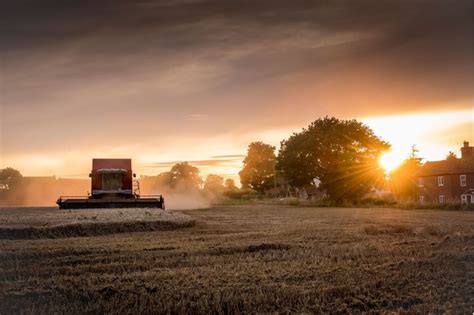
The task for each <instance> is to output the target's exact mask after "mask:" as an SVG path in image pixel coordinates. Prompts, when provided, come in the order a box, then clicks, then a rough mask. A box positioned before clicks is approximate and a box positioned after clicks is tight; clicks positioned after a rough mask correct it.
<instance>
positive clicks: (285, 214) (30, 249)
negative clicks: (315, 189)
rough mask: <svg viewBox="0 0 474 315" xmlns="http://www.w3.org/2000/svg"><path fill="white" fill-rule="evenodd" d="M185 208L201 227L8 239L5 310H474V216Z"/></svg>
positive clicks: (0, 306)
mask: <svg viewBox="0 0 474 315" xmlns="http://www.w3.org/2000/svg"><path fill="white" fill-rule="evenodd" d="M29 211H34V210H29ZM182 213H184V214H187V215H188V216H190V217H191V218H192V219H193V220H194V222H195V224H194V225H193V226H188V227H185V228H180V229H174V230H170V229H168V230H165V231H148V232H134V233H116V234H109V235H99V236H88V237H59V238H55V239H51V238H40V239H5V238H4V239H0V245H1V251H0V268H1V269H0V274H1V276H0V313H1V314H18V313H34V314H43V313H48V314H51V313H66V314H74V313H129V314H138V313H206V314H207V313H256V312H259V313H261V312H281V313H287V312H298V313H301V312H306V313H307V312H310V313H323V312H330V313H335V312H338V313H358V312H374V313H392V312H402V313H403V312H408V313H412V312H415V313H443V312H450V313H472V312H473V311H474V213H473V212H454V211H439V210H438V211H435V210H433V211H431V210H396V209H347V208H303V207H288V206H277V205H273V206H269V205H239V206H215V207H212V208H210V209H206V210H189V211H182ZM46 237H47V236H46ZM50 237H51V236H50ZM55 237H57V236H55Z"/></svg>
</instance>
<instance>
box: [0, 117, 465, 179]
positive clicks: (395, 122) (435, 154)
mask: <svg viewBox="0 0 474 315" xmlns="http://www.w3.org/2000/svg"><path fill="white" fill-rule="evenodd" d="M473 115H474V113H473V111H470V110H458V111H451V112H433V113H416V114H405V115H403V114H400V115H390V116H388V115H387V116H376V117H365V118H361V119H359V120H360V121H362V122H363V123H365V124H367V125H368V126H369V127H370V128H371V129H372V130H374V132H375V134H376V135H378V136H379V137H381V138H382V139H383V140H385V141H387V142H389V143H390V144H391V145H392V148H391V150H390V151H389V152H387V153H386V154H385V155H384V157H383V160H382V161H381V163H382V165H383V166H384V167H385V168H386V170H387V171H390V170H392V169H393V168H395V167H396V166H397V165H398V164H400V163H401V162H402V161H403V160H404V159H406V158H407V157H408V156H409V155H410V153H411V148H412V145H413V144H415V145H416V148H417V150H418V151H419V152H418V156H420V157H422V158H424V159H425V160H439V159H443V158H445V157H446V155H447V154H448V152H449V151H452V152H454V153H456V154H457V155H458V156H459V148H460V147H461V146H462V142H463V141H470V142H471V143H472V142H473V134H474V129H473V128H474V123H473V122H474V119H473V118H474V116H473ZM433 126H435V127H433ZM302 127H305V126H300V127H295V128H282V129H273V130H264V131H257V132H255V133H254V134H252V133H249V134H247V135H240V136H238V137H236V136H234V135H230V134H229V135H218V136H216V137H214V138H213V139H209V140H208V141H207V142H202V143H200V145H199V146H198V147H197V148H194V149H193V150H190V149H184V150H183V148H182V147H185V148H188V147H189V144H184V143H182V142H179V143H177V144H176V145H175V146H173V145H171V146H168V148H169V150H168V154H166V155H160V154H156V153H153V152H152V150H149V149H148V150H145V149H144V148H145V147H146V146H147V145H146V144H143V145H140V144H134V145H133V146H130V147H128V146H123V147H119V148H113V149H112V150H100V149H95V150H91V151H90V152H87V151H85V150H83V151H82V152H81V153H79V152H77V151H72V152H68V153H66V154H64V153H63V155H58V154H57V152H52V153H51V154H48V153H44V154H34V155H31V156H28V155H23V156H16V157H11V158H10V159H9V160H6V161H4V163H5V165H6V166H11V167H14V168H17V169H19V170H20V171H21V172H22V173H23V175H24V176H51V175H56V176H57V177H65V178H87V174H88V172H89V168H90V165H89V164H90V163H91V159H92V158H93V157H131V158H132V159H133V163H134V168H135V171H136V172H137V174H138V175H156V174H158V173H161V172H164V171H167V170H169V169H170V168H171V166H172V163H175V162H179V161H188V162H190V163H191V164H193V165H195V166H197V167H199V169H200V170H201V175H202V176H203V177H205V176H206V175H208V174H211V173H212V174H218V175H220V176H223V177H225V178H232V179H234V180H236V181H237V182H238V172H239V171H240V169H241V167H242V160H243V156H244V155H245V154H246V149H247V145H248V144H249V143H250V142H251V141H257V140H258V141H264V142H266V143H269V144H271V145H274V146H275V147H276V153H277V152H278V148H279V142H280V141H281V140H283V139H285V138H288V137H289V136H290V135H291V133H292V132H295V131H296V132H297V131H299V130H301V128H302ZM453 130H454V131H456V133H455V134H453ZM446 134H449V135H450V137H448V138H446V136H445V135H446ZM443 135H444V136H443ZM216 144H218V145H216ZM224 144H225V145H224ZM138 151H139V153H137V152H138ZM183 151H186V152H183ZM140 152H141V153H140Z"/></svg>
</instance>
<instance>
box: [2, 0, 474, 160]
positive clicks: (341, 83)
mask: <svg viewBox="0 0 474 315" xmlns="http://www.w3.org/2000/svg"><path fill="white" fill-rule="evenodd" d="M472 20H473V10H472V1H470V0H459V1H457V0H456V1H443V0H434V1H395V0H386V1H375V0H362V1H349V0H336V1H326V0H320V1H304V0H295V1H286V0H285V1H283V0H275V1H271V3H270V2H268V1H250V0H245V1H244V0H242V1H218V0H199V1H192V0H183V1H179V0H175V1H153V0H149V1H132V0H117V1H112V2H111V1H101V0H99V1H97V0H85V1H79V2H74V1H56V0H44V1H40V2H39V1H34V0H23V1H13V0H7V1H6V2H5V3H2V10H1V11H0V37H1V38H2V40H1V41H0V54H1V56H0V57H1V59H2V60H3V62H2V64H1V67H2V69H1V71H2V76H3V81H2V83H1V84H2V86H1V89H0V91H1V92H0V93H1V94H2V95H1V98H2V104H1V105H0V106H2V107H3V109H2V116H1V117H0V129H1V132H0V134H2V138H3V140H2V141H1V143H2V145H1V147H0V150H1V151H3V153H4V154H5V153H8V156H9V157H12V156H15V155H19V154H21V155H22V156H28V154H33V153H38V152H40V151H41V152H43V151H45V152H46V151H50V152H61V151H68V152H69V153H67V154H69V155H72V152H73V151H74V150H79V151H82V152H94V153H95V152H101V151H102V152H110V151H111V150H112V149H113V148H114V147H122V146H125V147H133V146H134V145H136V147H133V148H134V150H136V151H138V152H140V150H142V149H143V148H144V147H145V148H146V149H148V150H151V149H149V148H150V147H151V148H153V149H154V150H156V152H157V154H166V153H168V152H166V151H167V150H166V148H169V147H170V144H171V143H182V144H183V148H184V147H186V146H196V145H199V144H200V143H202V142H203V139H214V138H215V136H216V135H231V134H234V135H237V136H238V135H241V134H245V135H248V134H262V133H265V132H266V131H271V130H275V129H282V130H283V129H284V130H287V129H291V128H295V126H297V127H298V128H299V127H302V126H305V125H307V124H308V123H309V122H310V121H312V120H314V119H316V118H317V117H319V116H324V115H326V114H329V115H336V116H339V117H342V118H354V117H355V118H358V117H366V116H371V115H372V116H374V115H377V116H380V115H394V114H403V113H409V112H427V111H430V112H432V111H449V110H457V109H467V108H471V107H472V86H473V83H474V82H473V81H474V78H473V76H472V73H473V71H474V67H473V59H472V55H473V54H474V52H473V46H472V37H473V36H472V35H473V30H472ZM462 130H465V129H462ZM223 138H225V137H223ZM234 138H235V137H234ZM234 138H232V137H228V139H233V140H235V139H234ZM246 139H247V138H246ZM236 141H237V140H236ZM137 143H139V144H141V145H137ZM221 144H222V143H221V142H219V143H217V144H210V143H207V144H206V145H208V146H213V145H214V146H220V145H221ZM152 145H154V146H152ZM203 150H204V149H203ZM183 151H185V149H183ZM208 151H209V150H208ZM213 152H214V151H213ZM42 154H43V153H42ZM90 154H92V153H90ZM133 154H136V153H135V151H134V152H133ZM137 154H138V153H137ZM211 154H212V153H211ZM176 155H178V154H176ZM31 156H33V155H31ZM186 157H187V156H186ZM166 159H169V160H173V159H174V158H173V157H170V158H168V157H166ZM191 159H192V160H198V158H197V157H195V158H191Z"/></svg>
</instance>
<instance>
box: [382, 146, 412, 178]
mask: <svg viewBox="0 0 474 315" xmlns="http://www.w3.org/2000/svg"><path fill="white" fill-rule="evenodd" d="M406 158H407V155H406V154H405V152H401V151H388V152H386V153H384V154H383V155H382V156H381V157H380V159H379V164H380V166H382V168H383V169H384V170H385V173H386V174H389V173H390V172H391V171H393V170H394V169H396V168H397V167H398V166H399V165H400V164H401V163H402V162H403V161H404V160H405V159H406Z"/></svg>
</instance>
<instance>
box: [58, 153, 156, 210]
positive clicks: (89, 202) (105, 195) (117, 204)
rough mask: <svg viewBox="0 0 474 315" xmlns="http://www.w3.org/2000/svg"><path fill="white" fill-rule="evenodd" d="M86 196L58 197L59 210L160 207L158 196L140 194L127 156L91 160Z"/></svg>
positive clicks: (130, 161)
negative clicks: (125, 157) (123, 157)
mask: <svg viewBox="0 0 474 315" xmlns="http://www.w3.org/2000/svg"><path fill="white" fill-rule="evenodd" d="M89 177H90V178H91V192H90V194H89V196H61V197H59V199H58V201H57V202H56V203H57V204H58V206H59V209H88V208H161V209H165V201H164V198H163V196H162V195H154V196H142V195H140V185H139V183H138V181H136V180H134V179H133V178H134V177H135V174H134V173H133V172H132V160H131V159H93V160H92V171H91V173H90V174H89Z"/></svg>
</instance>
